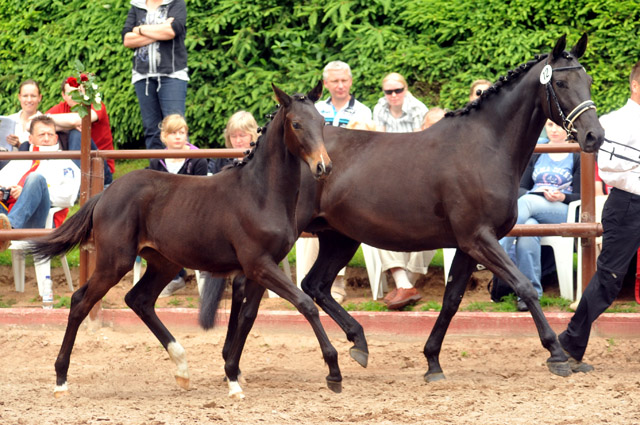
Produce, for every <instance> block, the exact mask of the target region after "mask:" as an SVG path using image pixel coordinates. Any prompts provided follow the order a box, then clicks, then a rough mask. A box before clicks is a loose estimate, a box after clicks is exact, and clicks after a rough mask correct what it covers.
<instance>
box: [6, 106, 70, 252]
mask: <svg viewBox="0 0 640 425" xmlns="http://www.w3.org/2000/svg"><path fill="white" fill-rule="evenodd" d="M29 133H30V134H29V143H30V144H31V149H30V150H31V151H33V152H37V151H41V152H42V151H49V152H51V151H58V150H60V147H59V145H58V136H57V134H56V125H55V123H54V121H53V120H52V119H51V117H49V116H48V115H38V116H36V117H34V118H33V120H32V121H31V126H30V129H29ZM0 186H1V187H2V188H3V189H2V202H1V203H0V228H1V229H3V230H9V229H12V228H13V229H25V228H26V229H34V228H44V227H45V225H46V220H47V216H48V215H49V209H50V208H51V207H52V206H55V207H61V208H65V209H64V210H61V211H59V212H58V213H56V216H54V219H55V224H56V225H59V224H61V223H62V221H63V220H64V219H65V218H66V215H67V213H68V212H69V211H68V209H66V208H68V207H70V206H72V205H73V204H74V202H75V200H76V198H77V196H78V192H79V190H80V170H79V169H78V167H77V166H76V165H75V164H74V163H73V161H71V160H70V159H36V160H33V161H29V160H13V161H11V162H9V164H8V165H7V166H6V167H4V168H3V169H2V170H0ZM7 193H9V195H7ZM5 199H6V201H5ZM10 242H11V241H10V240H5V241H0V251H4V250H5V249H7V248H8V247H9V244H10Z"/></svg>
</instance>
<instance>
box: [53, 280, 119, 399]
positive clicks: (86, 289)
mask: <svg viewBox="0 0 640 425" xmlns="http://www.w3.org/2000/svg"><path fill="white" fill-rule="evenodd" d="M129 269H130V268H129ZM126 272H127V270H124V271H123V269H120V270H119V271H118V270H117V269H116V268H115V267H114V268H109V269H108V270H105V269H103V268H98V267H97V268H96V271H95V272H94V273H93V275H92V276H91V277H90V278H89V280H88V281H87V282H86V283H85V284H84V285H83V286H82V287H81V288H80V289H78V290H77V291H76V292H74V293H73V295H72V296H71V307H70V309H69V318H68V320H67V329H66V330H65V333H64V338H63V340H62V346H61V347H60V352H59V353H58V357H57V358H56V363H55V369H56V387H55V389H54V392H53V393H54V396H55V397H56V398H59V397H62V396H64V395H66V394H67V391H68V387H67V373H68V371H69V361H70V359H71V351H72V350H73V345H74V343H75V340H76V335H77V334H78V329H79V328H80V325H81V324H82V321H83V320H84V319H85V318H86V317H87V315H88V314H89V312H90V311H91V309H92V308H93V306H94V305H95V304H96V303H97V302H98V301H100V300H101V299H102V297H104V296H105V294H106V293H107V292H108V291H109V289H111V288H112V287H113V286H115V285H116V284H117V283H118V282H119V281H120V279H121V278H122V276H124V274H125V273H126Z"/></svg>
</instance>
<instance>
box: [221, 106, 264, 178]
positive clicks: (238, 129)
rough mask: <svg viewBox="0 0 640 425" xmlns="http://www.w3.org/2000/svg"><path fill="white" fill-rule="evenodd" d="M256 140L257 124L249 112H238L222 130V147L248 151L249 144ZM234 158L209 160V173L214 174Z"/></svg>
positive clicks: (229, 163) (231, 162)
mask: <svg viewBox="0 0 640 425" xmlns="http://www.w3.org/2000/svg"><path fill="white" fill-rule="evenodd" d="M256 140H258V123H257V122H256V119H255V118H254V117H253V115H251V112H247V111H238V112H236V113H235V114H233V115H231V118H229V121H227V126H226V127H225V129H224V146H225V147H226V148H233V149H250V147H251V142H255V141H256ZM233 161H234V158H216V159H211V160H209V173H210V174H216V173H217V172H219V171H220V170H222V169H223V168H224V167H226V166H227V165H231V164H233Z"/></svg>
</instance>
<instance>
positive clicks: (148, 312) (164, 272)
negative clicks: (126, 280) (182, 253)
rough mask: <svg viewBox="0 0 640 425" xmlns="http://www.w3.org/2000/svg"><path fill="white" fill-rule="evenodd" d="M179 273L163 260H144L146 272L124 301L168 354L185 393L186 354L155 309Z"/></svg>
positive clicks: (174, 267) (172, 265)
mask: <svg viewBox="0 0 640 425" xmlns="http://www.w3.org/2000/svg"><path fill="white" fill-rule="evenodd" d="M179 271H180V266H178V265H175V264H172V263H168V262H167V261H166V260H162V259H149V258H147V270H146V271H145V273H144V275H143V276H142V278H141V279H140V281H139V282H138V283H137V284H136V285H135V286H134V287H133V288H132V289H131V290H130V291H129V292H128V293H127V295H126V296H125V298H124V299H125V302H126V303H127V305H128V306H129V307H131V309H132V310H133V311H134V312H135V313H136V314H137V315H138V317H140V319H142V321H143V322H144V323H145V324H146V325H147V327H148V328H149V329H150V330H151V332H153V334H154V335H155V336H156V338H158V340H159V341H160V343H161V344H162V346H163V347H164V348H165V350H167V353H169V357H170V358H171V360H172V361H173V362H174V363H175V365H176V367H177V370H176V373H175V378H176V382H177V384H178V385H179V386H180V387H181V388H183V389H185V390H188V389H189V367H188V365H187V358H186V353H185V350H184V348H183V347H182V345H180V343H179V342H178V341H176V339H175V338H174V337H173V335H171V332H169V330H168V329H167V328H166V327H165V326H164V324H163V323H162V322H161V321H160V319H159V318H158V315H157V314H156V311H155V309H154V303H155V302H156V300H157V299H158V295H160V292H162V289H163V288H164V287H165V286H166V285H167V283H169V281H171V278H173V277H174V276H175V275H176V274H177V273H178V272H179Z"/></svg>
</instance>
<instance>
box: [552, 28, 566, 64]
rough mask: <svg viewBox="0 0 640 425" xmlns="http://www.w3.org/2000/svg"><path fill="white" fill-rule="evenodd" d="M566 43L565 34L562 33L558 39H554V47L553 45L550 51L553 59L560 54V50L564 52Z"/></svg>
mask: <svg viewBox="0 0 640 425" xmlns="http://www.w3.org/2000/svg"><path fill="white" fill-rule="evenodd" d="M566 45H567V35H566V34H564V35H563V36H562V37H560V38H559V39H558V41H556V47H554V48H553V52H551V55H552V57H553V60H556V59H558V58H559V57H561V56H562V52H564V48H565V46H566Z"/></svg>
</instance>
